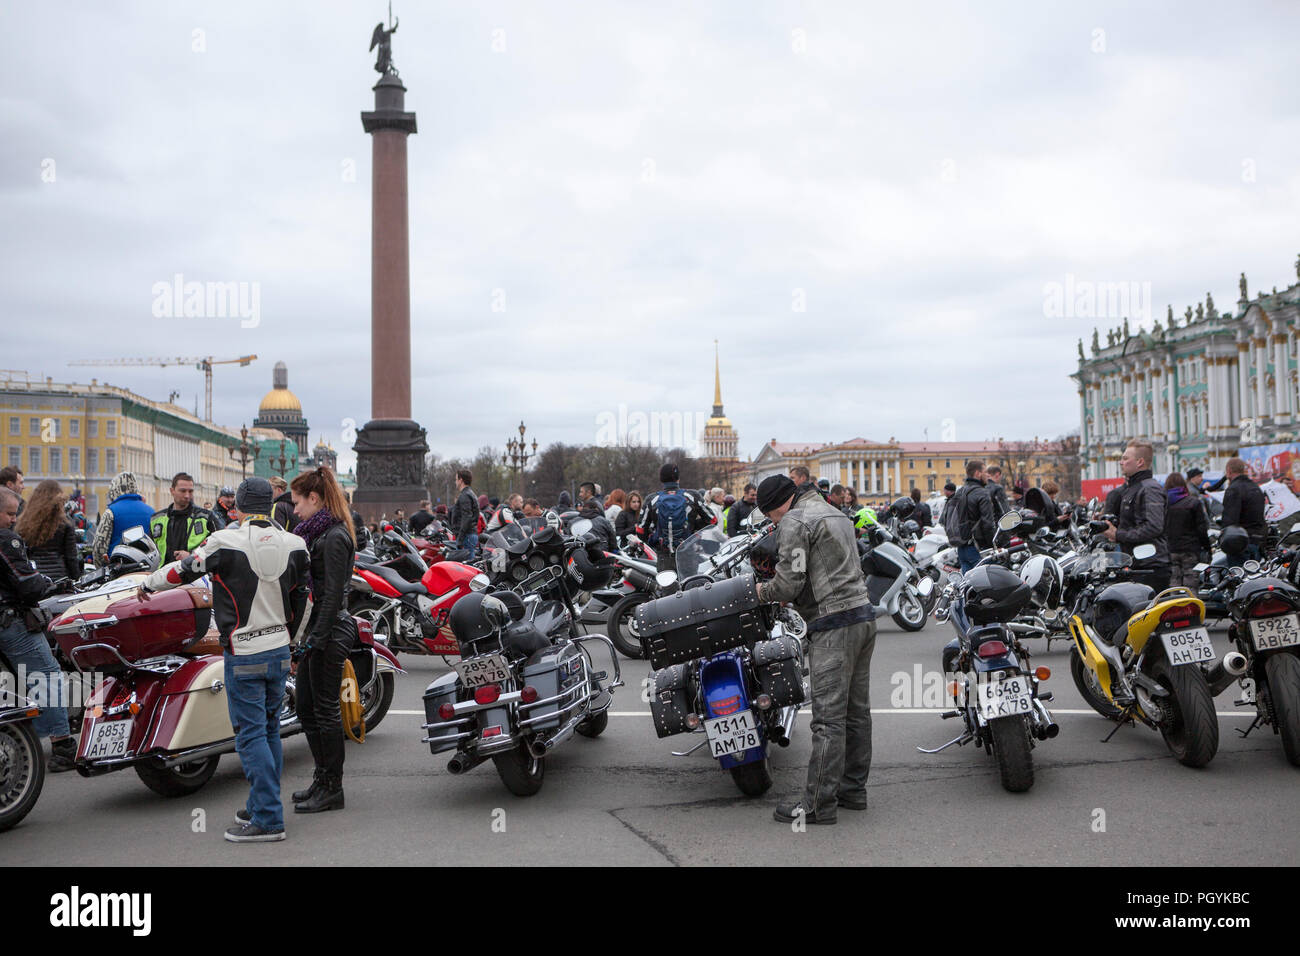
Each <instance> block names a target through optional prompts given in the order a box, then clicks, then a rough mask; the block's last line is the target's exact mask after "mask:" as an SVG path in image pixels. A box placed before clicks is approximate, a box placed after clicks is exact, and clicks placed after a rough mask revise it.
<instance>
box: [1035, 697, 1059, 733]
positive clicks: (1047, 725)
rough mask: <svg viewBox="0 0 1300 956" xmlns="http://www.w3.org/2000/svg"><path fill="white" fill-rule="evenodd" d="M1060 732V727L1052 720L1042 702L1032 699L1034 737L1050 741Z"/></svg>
mask: <svg viewBox="0 0 1300 956" xmlns="http://www.w3.org/2000/svg"><path fill="white" fill-rule="evenodd" d="M1060 732H1061V727H1060V725H1059V724H1057V722H1056V721H1054V720H1053V719H1052V715H1051V714H1049V713H1048V712H1047V708H1046V707H1045V706H1044V705H1043V702H1042V701H1041V700H1039V699H1038V698H1037V697H1035V698H1034V736H1035V737H1037V738H1038V739H1039V740H1051V739H1052V738H1053V737H1055V736H1056V735H1057V734H1059V733H1060Z"/></svg>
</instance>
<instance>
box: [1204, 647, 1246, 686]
mask: <svg viewBox="0 0 1300 956" xmlns="http://www.w3.org/2000/svg"><path fill="white" fill-rule="evenodd" d="M1248 666H1250V662H1249V661H1247V660H1246V655H1245V654H1243V653H1241V651H1228V653H1226V654H1224V655H1223V660H1221V661H1219V663H1217V664H1215V665H1214V666H1213V667H1211V668H1210V670H1209V672H1208V673H1207V674H1206V675H1205V682H1206V683H1207V684H1209V685H1210V696H1211V697H1218V696H1219V695H1220V694H1222V693H1223V692H1224V691H1225V690H1227V689H1228V685H1229V684H1231V683H1232V682H1233V681H1234V680H1236V679H1237V678H1238V677H1240V676H1241V675H1242V674H1244V673H1246V668H1247V667H1248Z"/></svg>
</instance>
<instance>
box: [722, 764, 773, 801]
mask: <svg viewBox="0 0 1300 956" xmlns="http://www.w3.org/2000/svg"><path fill="white" fill-rule="evenodd" d="M731 779H732V780H734V781H736V786H737V787H739V788H740V792H741V793H743V794H744V795H745V796H747V797H761V796H762V795H763V794H765V793H767V791H768V790H770V789H772V762H771V760H770V759H768V757H767V756H766V755H764V756H763V759H762V760H755V761H754V762H753V763H747V764H742V765H740V766H739V767H732V768H731Z"/></svg>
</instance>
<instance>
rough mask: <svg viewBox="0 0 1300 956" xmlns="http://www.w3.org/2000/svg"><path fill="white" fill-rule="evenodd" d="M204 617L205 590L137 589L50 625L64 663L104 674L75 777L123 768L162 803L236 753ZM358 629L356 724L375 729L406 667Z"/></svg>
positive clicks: (285, 733) (195, 785) (291, 724)
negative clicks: (145, 593) (143, 593)
mask: <svg viewBox="0 0 1300 956" xmlns="http://www.w3.org/2000/svg"><path fill="white" fill-rule="evenodd" d="M211 619H212V592H211V591H210V590H208V589H207V588H206V587H203V586H202V585H200V584H192V585H186V586H182V587H178V588H175V589H172V590H168V591H161V592H159V593H157V594H153V595H151V596H150V598H149V600H148V601H142V600H140V598H139V597H138V595H137V594H136V593H135V592H131V593H130V594H127V595H114V594H102V595H98V596H95V597H91V598H88V599H86V600H84V601H81V602H80V603H78V604H75V605H74V606H72V607H71V608H69V609H68V610H67V611H65V612H64V613H63V614H62V615H60V616H59V617H58V618H56V619H55V620H54V621H53V622H52V623H51V624H50V630H51V632H52V633H53V634H54V635H55V637H56V638H57V640H58V642H59V646H60V648H61V649H62V650H63V652H64V653H65V654H66V655H67V657H68V659H69V660H71V661H72V662H73V664H75V665H76V666H77V667H78V668H81V669H91V670H93V671H96V672H98V673H100V674H102V675H103V678H104V679H103V682H102V683H101V684H99V685H98V686H97V687H96V689H95V692H94V693H93V695H92V696H91V697H90V699H89V700H88V701H87V703H86V709H85V715H84V718H83V722H82V730H81V740H80V744H79V746H78V749H77V772H78V773H80V774H81V775H82V776H83V777H90V776H96V775H99V774H103V773H109V772H112V771H115V770H122V769H125V768H127V767H130V768H132V769H134V770H135V772H136V775H137V776H139V778H140V780H141V781H142V782H143V783H144V784H145V786H147V787H149V789H151V790H153V791H154V792H155V793H158V794H161V795H162V796H165V797H175V796H183V795H186V794H191V793H195V792H196V791H198V790H199V789H200V788H202V787H203V785H204V784H206V783H207V782H208V780H209V779H211V777H212V775H213V774H214V773H215V772H216V769H217V763H218V761H219V760H220V759H221V756H222V755H223V754H228V753H232V752H233V751H234V750H235V732H234V729H233V728H232V727H231V723H230V714H229V711H228V709H227V704H226V699H225V681H224V667H225V665H224V660H223V655H222V653H221V647H220V645H219V644H218V642H217V640H216V637H215V635H214V634H210V633H209V631H208V625H209V624H210V622H211ZM356 623H357V631H358V635H359V638H360V640H359V641H358V643H357V645H356V647H355V648H354V649H353V650H352V651H351V652H350V653H349V655H348V658H349V660H350V661H351V662H352V666H353V668H354V670H355V672H356V679H357V689H356V690H357V693H358V694H359V700H360V703H361V709H362V723H363V724H364V726H365V727H366V728H367V729H374V728H375V727H378V726H379V723H380V721H381V720H383V718H384V715H385V714H386V713H387V711H388V708H389V705H390V704H391V703H392V700H393V689H394V681H395V675H396V674H398V673H404V671H402V668H401V667H400V665H398V663H397V658H396V657H394V656H393V654H392V652H391V651H389V650H388V648H386V647H384V646H383V645H382V644H380V643H377V642H376V641H375V640H374V637H373V633H372V631H371V627H370V623H369V621H366V620H364V619H357V621H356ZM294 688H295V679H294V677H292V676H290V678H289V681H288V685H287V687H286V692H285V700H284V704H283V707H282V709H281V714H280V736H281V737H289V736H292V735H293V734H296V733H298V732H299V731H300V730H301V729H302V725H301V723H300V722H299V720H298V716H297V712H296V710H295V709H294ZM340 691H342V688H340ZM358 729H359V728H358Z"/></svg>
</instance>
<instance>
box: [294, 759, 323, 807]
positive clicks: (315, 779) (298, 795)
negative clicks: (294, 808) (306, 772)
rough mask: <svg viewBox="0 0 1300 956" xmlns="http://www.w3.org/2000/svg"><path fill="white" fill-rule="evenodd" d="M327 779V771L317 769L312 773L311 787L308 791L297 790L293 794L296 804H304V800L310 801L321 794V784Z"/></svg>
mask: <svg viewBox="0 0 1300 956" xmlns="http://www.w3.org/2000/svg"><path fill="white" fill-rule="evenodd" d="M324 779H325V771H324V770H322V769H321V768H320V767H317V768H316V769H315V770H314V771H313V772H312V777H311V786H309V787H308V788H307V789H306V790H295V791H294V792H293V794H292V796H293V802H294V803H302V802H303V801H304V800H310V799H311V798H312V797H314V796H316V794H317V793H319V792H320V788H321V784H322V782H323V781H324Z"/></svg>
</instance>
